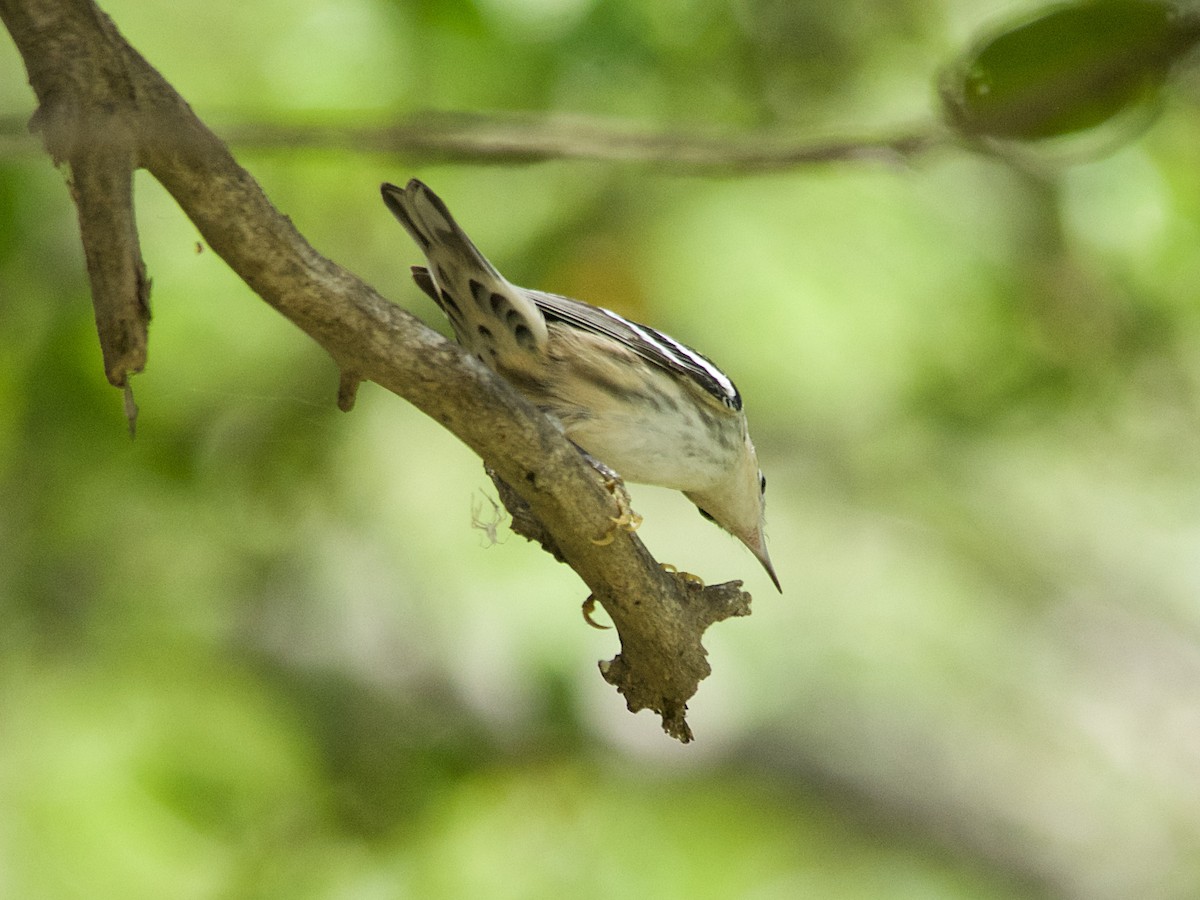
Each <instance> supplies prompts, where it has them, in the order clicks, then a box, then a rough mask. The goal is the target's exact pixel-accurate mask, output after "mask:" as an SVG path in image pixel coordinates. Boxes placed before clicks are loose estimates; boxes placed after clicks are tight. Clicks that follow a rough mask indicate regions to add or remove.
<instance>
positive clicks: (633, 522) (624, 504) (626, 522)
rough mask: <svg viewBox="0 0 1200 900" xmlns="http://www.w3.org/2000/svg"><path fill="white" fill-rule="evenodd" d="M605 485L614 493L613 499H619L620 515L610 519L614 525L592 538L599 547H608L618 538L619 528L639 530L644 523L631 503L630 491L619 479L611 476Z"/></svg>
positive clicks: (631, 530) (631, 531)
mask: <svg viewBox="0 0 1200 900" xmlns="http://www.w3.org/2000/svg"><path fill="white" fill-rule="evenodd" d="M604 486H605V487H607V488H608V490H609V493H611V494H612V495H613V499H614V500H616V501H617V512H618V513H620V515H617V516H614V517H612V518H610V519H609V521H610V522H612V527H611V528H609V529H608V531H606V532H604V534H603V535H602V536H600V537H598V538H592V543H593V544H595V545H596V546H597V547H607V546H608V545H609V544H611V543H612V542H613V541H614V540H616V538H617V529H618V528H620V529H622V530H623V531H628V532H629V533H631V534H632V533H633V532H635V531H637V530H638V528H639V527H640V526H641V524H642V517H641V516H639V515H638V514H637V513H635V512H634V511H633V509H632V508H631V507H630V505H629V493H628V491H626V490H625V485H623V484H622V483H621V482H620V480H619V479H616V478H610V479H608V480H607V481H605V482H604Z"/></svg>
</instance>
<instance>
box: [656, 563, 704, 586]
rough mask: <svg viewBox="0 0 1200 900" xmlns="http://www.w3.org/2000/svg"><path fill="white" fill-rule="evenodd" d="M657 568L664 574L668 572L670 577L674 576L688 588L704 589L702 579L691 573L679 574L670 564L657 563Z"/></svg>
mask: <svg viewBox="0 0 1200 900" xmlns="http://www.w3.org/2000/svg"><path fill="white" fill-rule="evenodd" d="M658 567H659V568H660V569H662V570H663V571H664V572H669V573H671V574H672V575H674V576H675V577H676V578H679V579H680V580H682V581H683V583H684V584H686V585H687V586H688V587H695V588H702V587H704V580H703V579H702V578H700V576H699V575H693V574H692V573H691V572H681V571H679V569H677V568H676V567H675V566H673V565H671V564H670V563H659V564H658Z"/></svg>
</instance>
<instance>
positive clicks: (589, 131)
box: [0, 113, 948, 174]
mask: <svg viewBox="0 0 1200 900" xmlns="http://www.w3.org/2000/svg"><path fill="white" fill-rule="evenodd" d="M26 126H27V123H26V122H25V121H23V120H21V119H19V118H16V117H12V116H9V117H5V118H0V155H3V156H9V157H16V156H23V155H26V154H29V153H33V152H37V151H38V150H39V147H38V145H37V142H36V141H34V140H33V139H32V138H30V137H29V136H28V131H27V127H26ZM217 131H218V133H219V134H220V135H221V137H222V139H223V140H225V141H226V142H227V143H229V144H231V145H232V146H235V147H239V148H243V149H245V150H250V151H269V152H306V151H314V150H316V151H326V152H331V153H338V154H345V153H365V154H374V155H386V156H410V157H420V158H421V159H423V160H427V161H443V162H484V163H506V164H512V163H530V162H545V161H548V160H556V159H573V160H591V161H603V162H621V163H632V164H645V165H647V166H648V167H649V168H651V169H662V170H667V171H674V172H679V173H710V174H722V173H723V174H750V173H755V172H770V171H778V170H784V169H789V168H793V167H796V166H802V165H810V164H813V163H829V162H839V161H841V162H854V161H857V162H869V161H877V162H883V163H902V162H905V161H907V160H911V159H913V158H914V157H916V156H918V155H920V154H922V153H925V152H927V151H929V150H931V149H933V148H935V147H937V146H940V145H943V144H945V143H946V142H947V140H948V135H947V133H946V132H944V131H943V130H942V129H941V128H940V126H938V125H935V124H930V125H929V126H927V127H926V128H924V129H912V130H910V131H907V132H902V133H897V134H894V135H887V136H882V137H870V138H868V137H862V138H841V139H825V140H800V139H797V138H794V137H787V136H784V135H780V134H776V133H763V134H741V135H738V136H736V137H717V136H702V135H698V134H687V133H683V132H678V133H666V134H664V133H655V132H651V131H648V130H647V129H645V128H642V129H636V128H633V127H629V126H628V125H619V124H617V123H614V122H607V121H603V120H599V119H588V118H585V117H566V116H549V117H543V116H529V115H525V116H518V115H490V116H489V115H482V114H473V113H455V114H446V113H427V114H423V115H419V116H415V117H413V118H411V119H409V120H408V121H406V122H403V123H400V124H395V125H382V126H359V125H335V124H330V123H327V122H326V123H319V124H304V123H297V122H290V123H288V122H279V123H268V122H256V123H249V122H246V123H240V124H239V123H225V124H224V125H223V126H218V128H217Z"/></svg>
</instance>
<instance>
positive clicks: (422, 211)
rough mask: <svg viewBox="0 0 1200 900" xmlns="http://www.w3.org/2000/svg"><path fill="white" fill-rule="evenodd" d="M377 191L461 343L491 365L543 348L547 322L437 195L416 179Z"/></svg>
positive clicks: (421, 282)
mask: <svg viewBox="0 0 1200 900" xmlns="http://www.w3.org/2000/svg"><path fill="white" fill-rule="evenodd" d="M380 191H381V193H382V195H383V202H384V203H385V204H387V208H388V209H389V210H391V212H392V215H394V216H395V217H396V218H397V219H398V220H399V221H400V224H401V225H403V226H404V230H405V231H407V232H408V233H409V235H410V236H411V237H412V239H413V240H414V241H416V243H417V246H419V247H420V248H421V250H422V251H424V253H425V257H426V259H428V261H429V269H428V272H427V273H426V274H425V275H424V281H425V282H426V283H423V278H422V277H420V276H418V275H417V273H416V270H415V269H414V277H415V278H417V284H418V285H419V286H420V287H421V289H422V290H424V291H425V292H426V293H428V294H429V295H430V296H431V297H433V299H434V300H435V301H437V303H438V305H439V306H441V308H442V310H443V311H444V312H445V313H446V315H447V316H448V317H449V319H450V323H451V324H452V325H453V326H454V332H455V334H456V335H457V336H458V341H459V343H460V344H462V345H463V346H464V347H466V348H467V349H468V350H470V351H471V352H473V353H475V354H476V355H478V356H480V358H481V359H483V360H484V361H485V362H489V363H493V364H496V363H500V364H504V363H505V362H506V361H512V362H515V361H516V359H517V357H520V356H523V355H528V354H529V353H531V352H537V351H540V350H542V349H544V347H545V343H546V339H547V334H546V321H545V319H544V318H543V316H542V314H541V312H540V311H539V310H538V308H537V306H536V305H535V304H534V303H533V302H532V301H531V300H529V299H528V298H527V297H525V296H524V294H523V292H522V291H521V290H520V289H519V288H517V287H515V286H514V285H512V284H510V283H509V282H508V281H506V280H505V278H504V277H503V276H502V275H501V274H500V273H499V272H497V271H496V269H495V267H493V266H492V264H491V263H490V262H488V260H487V258H486V257H485V256H484V255H483V254H482V253H480V252H479V250H478V248H476V246H475V245H474V244H473V243H472V242H471V239H470V238H468V237H467V235H466V233H465V232H464V231H463V230H462V229H461V228H460V227H459V226H458V223H457V222H455V221H454V217H453V216H452V215H450V211H449V210H448V209H447V208H446V204H444V203H443V202H442V200H441V198H440V197H438V195H437V194H435V193H434V192H433V191H431V190H430V189H429V188H428V187H426V186H425V185H424V184H422V183H421V182H420V181H417V180H416V179H415V178H414V179H412V180H411V181H409V182H408V185H407V186H405V187H404V188H399V187H397V186H396V185H394V184H384V185H383V186H382V187H381V189H380ZM429 280H431V281H432V283H433V287H434V288H435V290H434V291H430V290H429V286H428V283H427V282H428V281H429Z"/></svg>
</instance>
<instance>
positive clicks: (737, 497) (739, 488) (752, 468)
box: [684, 435, 783, 594]
mask: <svg viewBox="0 0 1200 900" xmlns="http://www.w3.org/2000/svg"><path fill="white" fill-rule="evenodd" d="M766 491H767V479H766V476H764V475H763V473H762V470H760V469H759V467H758V454H757V453H755V452H754V444H752V443H751V442H750V437H749V435H746V437H745V447H744V450H743V452H742V453H740V454H739V455H738V461H737V463H736V464H735V465H733V466H731V467H730V468H729V469H728V470H727V471H726V474H725V477H724V478H722V479H721V480H720V481H718V482H716V483H715V484H713V485H711V486H710V487H707V488H705V489H704V490H702V491H685V492H684V493H685V495H686V496H687V498H688V499H689V500H691V501H692V502H693V503H695V504H696V507H697V508H698V509H699V510H700V515H702V516H704V518H706V519H708V520H709V521H710V522H715V523H716V524H718V525H720V526H721V527H722V528H724V529H725V530H726V531H728V532H729V533H730V534H732V535H733V536H734V537H735V538H737V539H738V540H739V541H741V542H742V543H743V544H745V545H746V546H747V547H748V548H749V549H750V552H751V553H753V554H754V556H755V558H756V559H757V560H758V561H759V562H760V563H762V567H763V568H764V569H766V570H767V574H768V575H769V576H771V582H772V583H773V584H774V585H775V589H776V590H778V591H779V592H780V593H781V594H782V593H783V588H782V587H780V586H779V578H778V576H776V574H775V567H774V566H773V565H771V557H770V555H768V553H767V538H766V534H765V533H764V532H763V524H764V521H763V516H764V511H765V508H766V506H765V504H766Z"/></svg>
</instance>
